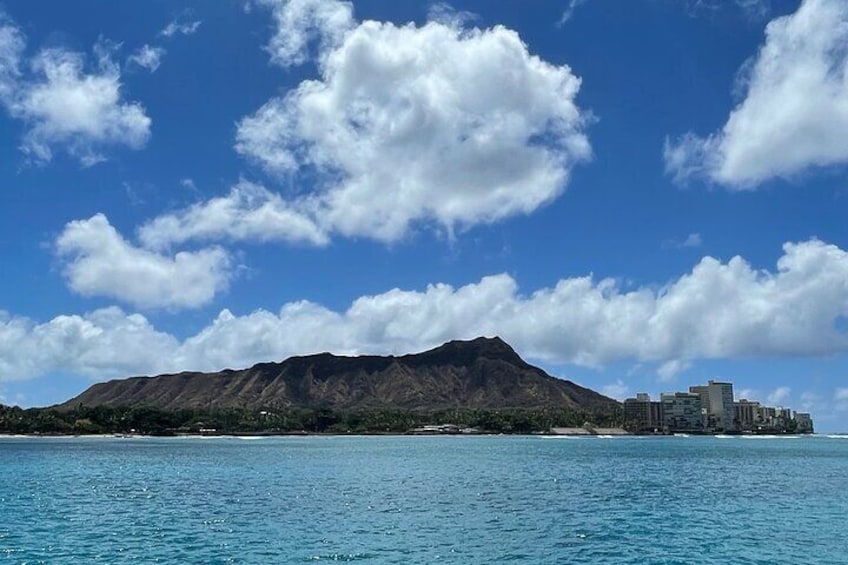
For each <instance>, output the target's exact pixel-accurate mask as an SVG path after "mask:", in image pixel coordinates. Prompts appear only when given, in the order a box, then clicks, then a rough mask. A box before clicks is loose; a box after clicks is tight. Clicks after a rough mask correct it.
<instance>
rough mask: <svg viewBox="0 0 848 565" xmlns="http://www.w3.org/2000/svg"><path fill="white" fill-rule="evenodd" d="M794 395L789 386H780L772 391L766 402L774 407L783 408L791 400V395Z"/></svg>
mask: <svg viewBox="0 0 848 565" xmlns="http://www.w3.org/2000/svg"><path fill="white" fill-rule="evenodd" d="M791 393H792V389H790V388H789V387H788V386H780V387H777V388H776V389H774V390H773V391H771V392H770V393H769V394H768V395H767V396H766V400H767V401H768V403H769V404H770V405H773V406H783V404H784V403H785V402H786V401H787V400H789V395H790V394H791Z"/></svg>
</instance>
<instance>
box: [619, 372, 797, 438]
mask: <svg viewBox="0 0 848 565" xmlns="http://www.w3.org/2000/svg"><path fill="white" fill-rule="evenodd" d="M624 422H625V428H627V430H629V431H631V432H634V433H654V434H672V433H696V434H740V433H741V434H784V433H799V434H810V433H813V420H812V418H811V417H810V414H809V413H806V412H793V411H792V410H791V409H790V408H784V407H781V406H777V407H773V406H764V405H762V404H760V403H759V402H757V401H752V400H748V399H740V400H738V401H736V400H734V398H733V383H730V382H719V381H712V380H711V381H709V382H708V383H707V384H705V385H696V386H690V387H689V391H688V392H669V393H663V394H661V395H660V399H659V401H655V400H651V397H650V396H649V395H648V394H645V393H639V394H637V395H636V398H628V399H627V400H625V401H624Z"/></svg>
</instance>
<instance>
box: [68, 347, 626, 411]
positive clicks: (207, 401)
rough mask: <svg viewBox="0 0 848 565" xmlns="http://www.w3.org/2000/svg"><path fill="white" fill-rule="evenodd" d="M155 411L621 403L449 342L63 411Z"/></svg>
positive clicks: (94, 400) (133, 385)
mask: <svg viewBox="0 0 848 565" xmlns="http://www.w3.org/2000/svg"><path fill="white" fill-rule="evenodd" d="M80 404H83V405H86V406H99V405H105V406H113V407H114V406H127V405H142V404H143V405H147V406H152V407H156V408H160V409H165V410H176V409H183V408H194V409H225V408H247V409H275V408H276V409H282V408H330V409H335V410H369V409H376V408H395V409H404V410H439V409H445V408H464V409H500V408H529V409H539V408H559V409H571V410H582V411H587V412H602V413H607V412H611V411H613V410H615V409H617V408H618V407H619V404H618V402H616V401H615V400H612V399H610V398H607V397H605V396H602V395H600V394H598V393H596V392H594V391H592V390H589V389H587V388H583V387H581V386H578V385H576V384H574V383H572V382H570V381H567V380H563V379H557V378H554V377H552V376H550V375H548V374H547V373H545V372H544V371H542V370H541V369H539V368H537V367H533V366H532V365H529V364H527V363H526V362H524V361H523V360H522V359H521V358H520V357H519V356H518V354H517V353H516V352H515V351H514V350H513V349H512V347H510V346H509V345H508V344H506V343H505V342H504V341H502V340H501V339H500V338H497V337H495V338H477V339H475V340H472V341H451V342H449V343H446V344H444V345H442V346H441V347H437V348H435V349H432V350H430V351H425V352H423V353H417V354H411V355H403V356H397V357H396V356H387V357H378V356H359V357H342V356H336V355H331V354H329V353H321V354H318V355H308V356H302V357H291V358H289V359H287V360H285V361H283V362H282V363H259V364H257V365H254V366H253V367H251V368H249V369H243V370H238V371H234V370H230V369H227V370H224V371H220V372H217V373H193V372H184V373H179V374H169V375H160V376H156V377H133V378H128V379H123V380H113V381H109V382H106V383H100V384H96V385H94V386H92V387H91V388H89V389H88V390H86V391H85V392H83V393H82V394H80V395H79V396H77V397H76V398H73V399H71V400H69V401H68V402H66V403H64V404H63V405H61V406H60V408H72V407H75V406H78V405H80Z"/></svg>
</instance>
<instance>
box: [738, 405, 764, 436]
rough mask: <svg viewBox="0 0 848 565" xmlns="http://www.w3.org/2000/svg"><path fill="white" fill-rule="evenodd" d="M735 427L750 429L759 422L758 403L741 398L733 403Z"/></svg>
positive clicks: (744, 429)
mask: <svg viewBox="0 0 848 565" xmlns="http://www.w3.org/2000/svg"><path fill="white" fill-rule="evenodd" d="M734 409H735V413H736V427H737V429H739V430H743V431H750V430H753V429H755V427H756V426H757V424H758V423H759V422H760V403H759V402H753V401H750V400H747V399H744V398H743V399H742V400H740V401H739V402H736V403H734Z"/></svg>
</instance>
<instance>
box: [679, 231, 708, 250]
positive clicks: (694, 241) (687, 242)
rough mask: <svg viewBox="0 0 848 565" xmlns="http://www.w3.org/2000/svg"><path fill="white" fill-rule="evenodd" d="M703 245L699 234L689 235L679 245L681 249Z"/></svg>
mask: <svg viewBox="0 0 848 565" xmlns="http://www.w3.org/2000/svg"><path fill="white" fill-rule="evenodd" d="M703 243H704V240H703V239H702V238H701V234H699V233H690V234H689V235H688V236H686V239H684V240H683V241H682V242H681V243H680V246H681V247H700V246H701V244H703Z"/></svg>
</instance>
